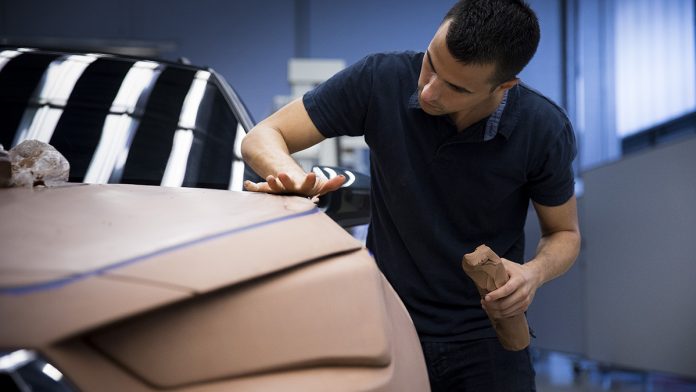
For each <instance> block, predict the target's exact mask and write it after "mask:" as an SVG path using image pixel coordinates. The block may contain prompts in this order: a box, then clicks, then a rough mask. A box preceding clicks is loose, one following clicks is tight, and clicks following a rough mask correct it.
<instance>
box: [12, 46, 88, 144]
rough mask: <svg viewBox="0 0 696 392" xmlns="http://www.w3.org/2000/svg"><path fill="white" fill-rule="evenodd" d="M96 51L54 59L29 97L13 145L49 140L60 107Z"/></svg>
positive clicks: (61, 111) (64, 103) (61, 108)
mask: <svg viewBox="0 0 696 392" xmlns="http://www.w3.org/2000/svg"><path fill="white" fill-rule="evenodd" d="M97 58H98V56H96V55H70V56H64V57H61V58H60V59H58V60H55V61H53V62H52V63H51V64H50V65H49V66H48V69H47V70H46V72H45V73H44V75H43V78H42V79H41V82H40V83H39V86H38V88H37V89H36V91H35V92H34V95H33V96H32V97H31V99H30V101H29V102H30V105H29V106H28V107H27V109H26V110H25V112H24V115H23V117H22V120H21V121H20V123H19V132H17V134H16V136H15V140H14V142H13V143H12V145H17V144H19V143H20V142H22V141H23V140H27V139H36V140H40V141H42V142H45V143H49V142H50V140H51V137H52V136H53V131H54V130H55V128H56V125H57V124H58V121H59V120H60V117H61V116H62V115H63V109H64V108H65V105H66V104H67V103H68V98H70V94H71V93H72V91H73V89H74V88H75V84H76V83H77V81H78V79H80V76H82V73H83V72H84V71H85V69H86V68H87V67H88V66H89V65H90V64H91V63H92V62H94V60H96V59H97Z"/></svg>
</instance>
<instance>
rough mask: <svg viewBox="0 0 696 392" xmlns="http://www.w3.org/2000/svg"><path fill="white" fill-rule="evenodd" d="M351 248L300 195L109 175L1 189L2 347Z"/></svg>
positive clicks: (31, 342) (49, 337)
mask: <svg viewBox="0 0 696 392" xmlns="http://www.w3.org/2000/svg"><path fill="white" fill-rule="evenodd" d="M361 248H362V244H361V243H360V242H358V241H356V240H355V239H353V238H352V237H351V236H350V235H348V234H347V233H346V232H345V231H344V230H343V229H341V228H340V227H339V226H338V225H336V224H335V223H334V222H333V221H331V220H330V219H329V218H328V217H327V216H326V215H324V214H323V213H321V212H320V211H319V210H318V209H317V208H316V207H315V205H314V204H313V203H312V202H310V201H309V200H307V199H303V198H299V197H287V196H273V195H266V194H256V193H248V192H231V191H220V190H207V189H192V188H165V187H157V186H138V185H116V184H113V185H91V184H67V185H65V186H60V187H55V188H35V189H25V188H9V189H0V249H2V251H1V253H0V314H1V315H2V319H3V328H2V331H0V347H38V346H42V345H44V344H47V343H50V342H52V341H56V340H58V339H62V338H66V337H69V336H72V335H75V334H78V333H81V332H83V331H85V330H88V329H91V328H95V327H98V326H101V325H104V324H107V323H111V322H114V321H115V320H118V319H121V318H125V317H128V316H132V315H135V314H139V313H141V312H144V311H147V310H149V309H152V308H155V307H161V306H164V305H167V304H170V303H174V302H178V301H181V300H184V299H188V298H190V297H192V296H196V295H202V294H205V293H208V292H211V291H214V290H217V289H221V288H223V287H229V286H232V285H237V284H240V283H242V282H245V281H249V280H252V279H255V278H259V277H261V276H266V275H269V274H273V273H275V272H278V271H281V270H284V269H288V268H292V267H295V266H297V265H300V264H303V263H306V262H308V261H312V260H317V259H320V258H324V257H327V256H330V255H336V254H340V253H343V252H350V251H354V250H357V249H361ZM47 323H48V325H50V328H46V325H47Z"/></svg>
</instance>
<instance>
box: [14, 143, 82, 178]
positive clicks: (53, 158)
mask: <svg viewBox="0 0 696 392" xmlns="http://www.w3.org/2000/svg"><path fill="white" fill-rule="evenodd" d="M7 155H8V157H9V160H10V162H11V167H12V173H11V174H12V175H11V179H10V183H9V186H21V187H34V186H37V185H45V186H55V185H59V184H62V183H64V182H66V181H68V175H69V173H70V164H69V163H68V160H67V159H65V157H64V156H63V155H62V154H61V153H60V152H58V150H56V149H55V148H54V147H53V146H51V145H50V144H47V143H44V142H40V141H38V140H25V141H23V142H21V143H20V144H18V145H16V146H15V147H14V148H12V149H11V150H10V151H9V152H8V154H7ZM0 165H3V164H0ZM5 186H8V185H5Z"/></svg>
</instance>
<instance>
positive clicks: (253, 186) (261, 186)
mask: <svg viewBox="0 0 696 392" xmlns="http://www.w3.org/2000/svg"><path fill="white" fill-rule="evenodd" d="M244 189H246V190H247V191H249V192H263V193H271V188H270V187H269V186H268V184H267V183H265V182H258V183H256V182H251V181H249V180H247V181H244Z"/></svg>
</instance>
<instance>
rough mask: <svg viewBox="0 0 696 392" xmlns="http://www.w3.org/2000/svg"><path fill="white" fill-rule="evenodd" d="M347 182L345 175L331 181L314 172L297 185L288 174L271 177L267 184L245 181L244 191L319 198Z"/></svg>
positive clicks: (268, 177) (267, 178) (268, 178)
mask: <svg viewBox="0 0 696 392" xmlns="http://www.w3.org/2000/svg"><path fill="white" fill-rule="evenodd" d="M345 182H346V177H345V176H344V175H338V176H335V177H333V178H331V179H328V180H327V179H319V178H317V175H316V174H315V173H313V172H309V173H307V175H305V177H304V180H302V183H301V184H297V183H296V182H295V181H294V180H293V179H292V178H291V177H290V176H289V175H288V174H287V173H278V176H277V177H276V176H273V175H269V176H267V177H266V182H259V183H254V182H251V181H244V189H246V190H247V191H250V192H266V193H283V194H296V195H302V196H307V197H317V196H321V195H324V194H326V193H329V192H333V191H335V190H336V189H338V188H340V187H341V186H342V185H343V184H344V183H345Z"/></svg>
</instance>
